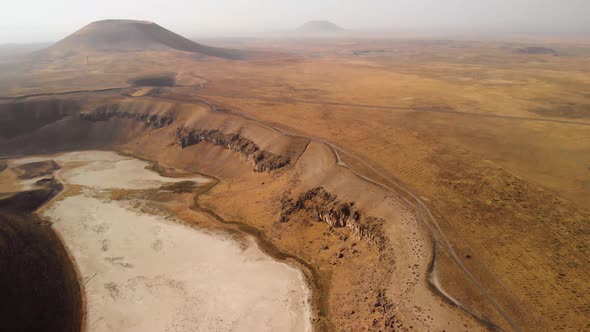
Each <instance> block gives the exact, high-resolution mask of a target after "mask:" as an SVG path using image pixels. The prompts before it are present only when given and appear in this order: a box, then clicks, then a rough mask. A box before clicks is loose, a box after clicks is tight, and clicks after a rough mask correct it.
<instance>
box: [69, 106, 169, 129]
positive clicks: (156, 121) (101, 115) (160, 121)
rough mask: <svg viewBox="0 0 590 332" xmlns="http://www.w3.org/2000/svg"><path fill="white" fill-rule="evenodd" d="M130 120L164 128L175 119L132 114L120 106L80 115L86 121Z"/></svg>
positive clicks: (146, 114) (106, 107)
mask: <svg viewBox="0 0 590 332" xmlns="http://www.w3.org/2000/svg"><path fill="white" fill-rule="evenodd" d="M113 117H115V118H120V119H130V120H135V121H139V122H143V123H145V125H146V126H151V127H153V128H156V129H157V128H163V127H166V126H168V125H170V124H171V123H172V121H174V118H172V117H171V116H162V115H157V114H149V113H130V112H124V111H121V110H119V106H118V105H105V106H101V107H99V108H97V109H96V110H95V111H94V112H88V113H80V118H82V119H83V120H86V121H93V122H99V121H109V120H110V119H111V118H113Z"/></svg>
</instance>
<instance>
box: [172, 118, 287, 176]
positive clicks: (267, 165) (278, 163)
mask: <svg viewBox="0 0 590 332" xmlns="http://www.w3.org/2000/svg"><path fill="white" fill-rule="evenodd" d="M176 138H177V139H178V142H179V144H180V146H181V147H182V148H186V147H188V146H191V145H195V144H199V143H200V142H206V143H211V144H215V145H218V146H221V147H224V148H226V149H228V150H232V151H236V152H239V153H240V154H242V155H243V156H244V157H246V158H247V159H248V160H249V161H250V162H251V163H252V164H253V165H254V171H255V172H270V171H272V170H276V169H279V168H282V167H285V166H287V165H289V163H290V162H291V161H290V159H289V158H288V157H284V156H279V155H276V154H274V153H272V152H268V151H264V150H262V149H261V148H260V147H259V146H258V145H256V143H254V142H253V141H251V140H249V139H247V138H244V137H242V136H240V134H224V133H222V132H220V131H219V130H216V129H189V128H178V129H177V130H176Z"/></svg>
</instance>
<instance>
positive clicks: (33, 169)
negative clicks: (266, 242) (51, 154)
mask: <svg viewBox="0 0 590 332" xmlns="http://www.w3.org/2000/svg"><path fill="white" fill-rule="evenodd" d="M58 169H61V166H60V165H59V164H58V163H56V162H55V161H53V160H44V161H38V162H34V163H28V164H24V165H20V166H17V167H15V168H13V170H14V171H15V172H16V173H17V174H18V178H19V179H23V180H27V179H33V178H38V177H41V176H48V175H52V174H53V172H54V171H57V170H58Z"/></svg>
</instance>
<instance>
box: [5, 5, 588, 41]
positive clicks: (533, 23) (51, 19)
mask: <svg viewBox="0 0 590 332" xmlns="http://www.w3.org/2000/svg"><path fill="white" fill-rule="evenodd" d="M106 18H130V19H143V20H150V21H154V22H156V23H159V24H160V25H163V26H164V27H167V28H169V29H171V30H175V31H176V32H179V33H181V34H184V35H187V36H188V37H191V36H205V35H211V36H215V35H225V36H227V35H237V36H238V35H240V34H250V33H254V32H265V31H276V30H288V29H293V28H295V27H296V26H298V25H300V24H302V23H304V22H305V21H308V20H319V19H322V20H323V19H325V20H330V21H333V22H334V23H336V24H339V25H341V26H343V27H344V28H347V29H389V30H392V29H395V28H398V29H400V28H403V29H406V30H409V29H418V30H428V29H432V30H433V31H436V30H440V29H448V30H460V29H464V30H482V31H503V32H505V31H515V32H554V31H555V32H589V31H590V0H212V1H205V0H138V1H136V0H7V1H4V3H3V4H2V11H0V43H7V42H38V41H55V40H58V39H61V38H63V37H65V36H66V35H68V34H69V33H71V32H73V31H75V30H77V29H78V28H80V27H82V26H84V25H86V24H87V23H89V22H91V21H96V20H101V19H106Z"/></svg>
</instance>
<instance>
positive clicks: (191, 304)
mask: <svg viewBox="0 0 590 332" xmlns="http://www.w3.org/2000/svg"><path fill="white" fill-rule="evenodd" d="M28 159H29V160H27V161H26V162H31V161H30V159H31V158H28ZM54 160H56V161H58V162H60V163H68V162H73V164H72V165H75V166H71V167H67V168H66V169H65V170H64V171H63V172H61V174H60V177H61V178H62V180H63V181H65V182H66V183H67V184H68V183H69V184H78V185H81V186H83V187H84V189H83V190H82V191H81V192H80V193H79V194H77V195H75V196H69V197H66V198H64V199H63V200H58V201H56V202H54V203H53V204H52V205H51V206H50V207H49V208H48V209H47V210H45V211H44V212H43V216H44V217H45V218H48V219H50V220H52V221H53V222H54V227H55V229H56V230H57V231H58V232H59V233H60V234H61V235H62V237H63V238H64V240H65V242H66V245H67V246H68V248H69V249H70V251H71V252H72V254H73V256H74V258H75V260H76V263H77V265H78V267H79V270H80V273H81V277H82V278H83V281H84V284H85V291H86V296H87V303H88V316H87V326H88V330H89V331H278V330H280V331H310V330H311V318H310V310H309V303H308V296H309V294H308V289H307V286H306V284H305V280H304V277H303V275H302V273H301V272H300V271H298V270H297V269H295V268H293V267H291V266H289V265H287V264H283V263H280V262H277V261H274V260H273V259H272V258H270V257H268V256H266V255H265V254H264V253H263V252H261V251H260V249H259V248H258V247H257V246H256V245H255V244H254V242H253V240H248V241H247V243H238V242H236V241H234V240H232V239H229V238H226V237H224V236H222V235H219V234H213V233H209V232H205V231H201V230H198V229H194V228H190V227H187V226H184V225H180V224H178V223H175V222H174V221H173V220H170V218H166V217H163V216H157V215H150V214H146V213H142V212H138V211H134V210H132V208H131V207H130V204H131V203H128V202H127V203H126V202H119V201H110V200H105V199H104V195H102V194H104V191H105V189H107V188H108V189H148V188H153V187H159V185H161V184H162V183H163V182H175V181H182V180H186V178H185V179H178V178H175V179H171V178H162V177H160V176H159V175H157V174H155V173H152V172H150V171H147V170H145V166H147V163H145V162H142V161H139V160H135V159H131V158H128V157H122V156H119V155H117V154H114V153H108V152H80V153H70V154H65V155H61V156H59V157H56V158H54ZM80 161H85V162H87V163H86V164H85V165H77V164H75V163H77V162H80ZM21 162H22V160H21ZM191 180H193V181H200V182H202V181H206V179H203V178H195V179H191Z"/></svg>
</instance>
